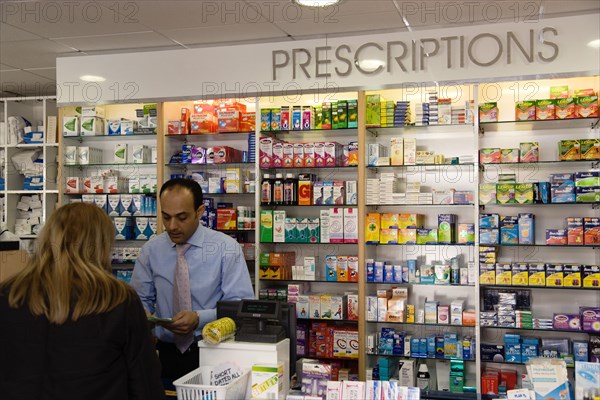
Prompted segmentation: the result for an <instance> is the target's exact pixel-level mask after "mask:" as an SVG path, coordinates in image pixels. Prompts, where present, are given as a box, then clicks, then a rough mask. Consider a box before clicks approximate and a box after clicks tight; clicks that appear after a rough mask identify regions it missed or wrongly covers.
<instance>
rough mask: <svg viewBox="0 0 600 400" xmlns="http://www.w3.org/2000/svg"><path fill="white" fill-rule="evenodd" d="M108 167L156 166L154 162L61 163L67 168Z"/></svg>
mask: <svg viewBox="0 0 600 400" xmlns="http://www.w3.org/2000/svg"><path fill="white" fill-rule="evenodd" d="M107 166H108V167H110V166H117V167H127V168H131V167H137V166H141V167H144V166H156V163H101V164H63V167H65V168H68V167H80V168H85V167H107Z"/></svg>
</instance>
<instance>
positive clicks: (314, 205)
mask: <svg viewBox="0 0 600 400" xmlns="http://www.w3.org/2000/svg"><path fill="white" fill-rule="evenodd" d="M261 207H263V208H266V207H269V208H279V207H284V208H291V207H296V208H319V207H321V208H323V207H328V208H356V207H358V205H356V204H310V205H306V206H300V205H297V204H296V205H290V204H271V205H265V204H261Z"/></svg>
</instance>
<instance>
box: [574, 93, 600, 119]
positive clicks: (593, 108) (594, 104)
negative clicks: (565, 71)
mask: <svg viewBox="0 0 600 400" xmlns="http://www.w3.org/2000/svg"><path fill="white" fill-rule="evenodd" d="M575 118H598V96H579V97H577V98H576V99H575Z"/></svg>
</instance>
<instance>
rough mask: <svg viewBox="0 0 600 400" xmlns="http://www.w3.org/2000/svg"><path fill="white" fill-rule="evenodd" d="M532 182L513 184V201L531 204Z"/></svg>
mask: <svg viewBox="0 0 600 400" xmlns="http://www.w3.org/2000/svg"><path fill="white" fill-rule="evenodd" d="M533 186H534V185H533V183H517V184H515V203H517V204H533Z"/></svg>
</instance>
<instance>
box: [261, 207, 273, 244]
mask: <svg viewBox="0 0 600 400" xmlns="http://www.w3.org/2000/svg"><path fill="white" fill-rule="evenodd" d="M260 241H261V242H262V243H272V242H273V211H272V210H260Z"/></svg>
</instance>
